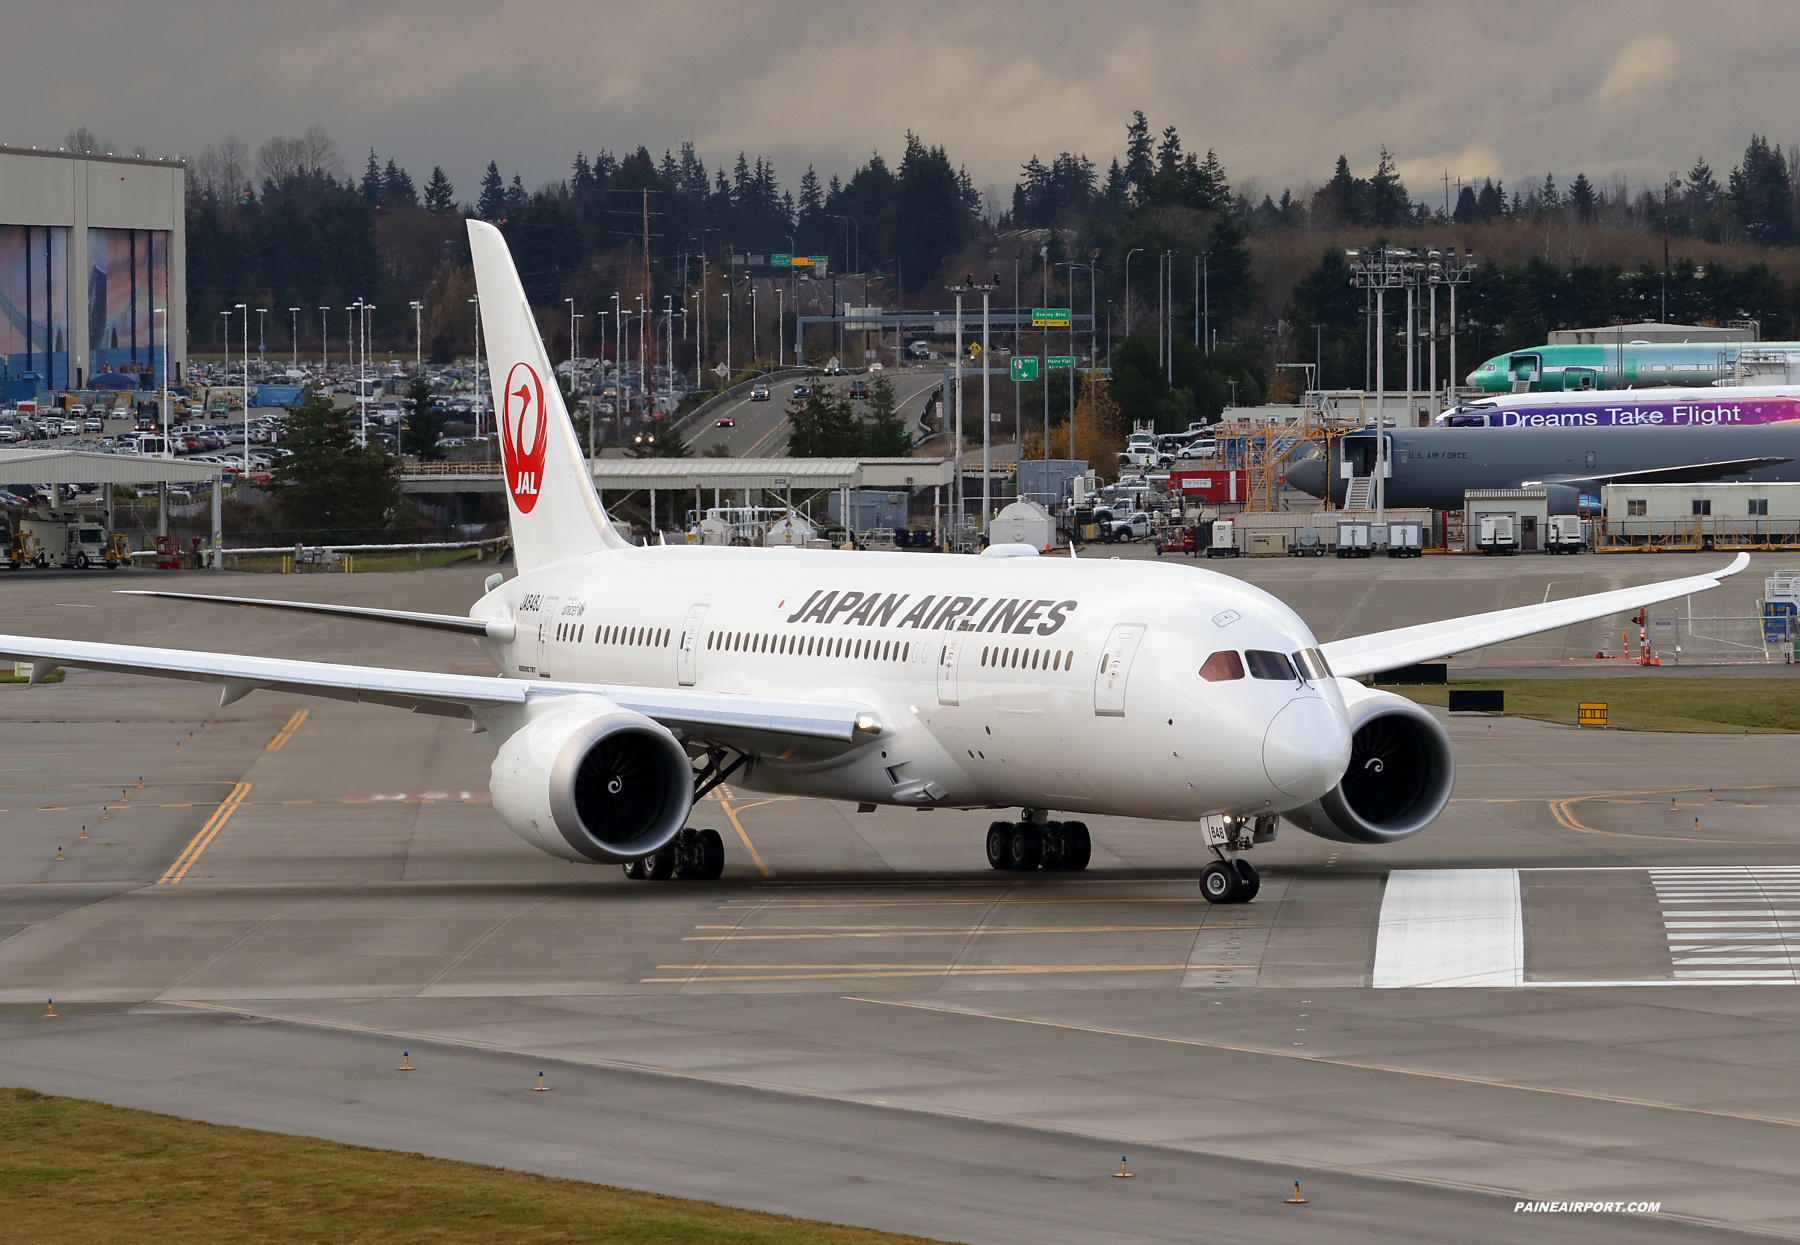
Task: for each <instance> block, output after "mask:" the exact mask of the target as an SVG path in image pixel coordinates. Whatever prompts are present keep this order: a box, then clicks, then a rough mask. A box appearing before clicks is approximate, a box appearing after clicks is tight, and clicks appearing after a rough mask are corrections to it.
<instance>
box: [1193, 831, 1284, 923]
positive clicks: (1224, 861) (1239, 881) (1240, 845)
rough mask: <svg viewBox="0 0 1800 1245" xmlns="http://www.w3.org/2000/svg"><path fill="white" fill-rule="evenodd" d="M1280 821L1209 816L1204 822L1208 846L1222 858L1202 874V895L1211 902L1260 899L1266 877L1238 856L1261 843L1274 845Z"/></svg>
mask: <svg viewBox="0 0 1800 1245" xmlns="http://www.w3.org/2000/svg"><path fill="white" fill-rule="evenodd" d="M1276 820H1277V819H1276V818H1274V817H1271V816H1262V817H1254V818H1253V817H1208V818H1206V819H1205V820H1204V821H1203V822H1202V823H1201V830H1202V832H1204V834H1205V835H1206V845H1207V847H1209V848H1211V849H1212V853H1213V855H1214V856H1216V857H1218V859H1217V860H1215V861H1213V862H1212V863H1211V864H1209V865H1207V866H1206V868H1204V869H1202V870H1201V871H1200V894H1201V896H1202V897H1203V898H1204V899H1205V900H1206V902H1207V903H1212V904H1227V903H1249V902H1250V901H1251V900H1252V899H1255V898H1256V892H1257V891H1259V890H1261V889H1262V878H1261V877H1259V876H1258V875H1257V872H1256V866H1254V865H1252V864H1251V863H1250V862H1249V861H1247V860H1244V859H1243V858H1242V857H1240V856H1239V855H1238V853H1239V852H1247V851H1249V850H1250V849H1251V848H1252V847H1254V846H1256V844H1258V843H1269V842H1273V841H1274V838H1275V828H1276Z"/></svg>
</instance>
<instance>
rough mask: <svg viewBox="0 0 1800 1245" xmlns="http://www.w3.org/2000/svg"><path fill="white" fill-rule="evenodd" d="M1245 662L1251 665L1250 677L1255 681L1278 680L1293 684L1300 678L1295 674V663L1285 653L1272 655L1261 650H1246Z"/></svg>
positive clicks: (1265, 650)
mask: <svg viewBox="0 0 1800 1245" xmlns="http://www.w3.org/2000/svg"><path fill="white" fill-rule="evenodd" d="M1244 660H1245V661H1247V662H1249V663H1250V677H1251V678H1253V679H1277V680H1285V681H1287V682H1289V683H1291V682H1293V681H1294V680H1295V679H1296V678H1297V677H1298V676H1297V675H1296V674H1295V673H1294V665H1293V663H1292V662H1290V661H1289V660H1288V659H1287V654H1285V653H1271V652H1269V651H1268V650H1267V649H1260V648H1252V649H1245V650H1244Z"/></svg>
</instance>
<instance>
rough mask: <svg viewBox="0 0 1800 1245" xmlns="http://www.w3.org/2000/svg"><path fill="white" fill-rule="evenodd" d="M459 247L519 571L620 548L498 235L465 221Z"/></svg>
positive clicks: (621, 544) (623, 543)
mask: <svg viewBox="0 0 1800 1245" xmlns="http://www.w3.org/2000/svg"><path fill="white" fill-rule="evenodd" d="M469 250H470V251H471V252H472V253H473V254H474V257H475V289H476V292H477V294H479V295H480V298H481V330H482V332H483V334H484V335H485V336H486V337H487V357H488V367H489V370H490V372H491V374H492V380H493V394H494V416H495V431H496V432H497V433H498V434H499V436H500V453H501V458H502V459H503V463H504V475H505V485H506V504H507V508H508V511H509V512H510V513H511V515H512V533H513V550H514V556H515V557H516V558H517V560H518V566H519V569H520V570H521V571H529V570H533V569H535V568H537V567H540V566H543V565H545V564H547V563H550V562H559V561H561V560H562V559H564V558H572V557H577V556H579V555H581V554H584V553H599V552H600V551H602V550H605V549H622V548H625V547H626V546H627V545H628V544H629V543H630V542H628V541H627V540H625V538H624V537H622V536H620V535H619V533H618V532H617V531H616V530H614V528H613V525H612V523H611V522H610V521H609V520H608V519H607V517H606V511H605V509H604V508H603V507H602V506H601V505H600V497H599V495H598V494H597V493H595V492H594V482H593V480H592V478H591V477H590V476H589V475H588V473H587V468H586V464H585V462H584V461H583V459H582V456H581V446H580V444H579V443H578V442H577V441H576V440H575V428H574V426H573V425H572V424H570V423H569V413H568V411H567V410H565V409H564V408H563V401H562V391H561V390H559V389H558V388H557V387H556V374H555V373H554V372H552V371H551V370H550V360H549V359H548V358H547V357H546V356H545V354H544V342H543V339H542V338H541V337H539V336H538V331H537V325H536V324H535V323H534V322H533V321H532V318H531V307H530V305H529V304H528V303H527V302H526V301H525V290H524V287H522V286H521V285H520V284H519V273H518V270H517V269H516V268H515V267H513V260H512V252H511V251H509V250H508V249H507V246H506V239H505V237H503V236H502V235H501V233H500V231H499V230H498V229H496V228H494V227H493V226H492V225H488V224H484V223H483V222H481V221H478V220H472V221H470V222H469Z"/></svg>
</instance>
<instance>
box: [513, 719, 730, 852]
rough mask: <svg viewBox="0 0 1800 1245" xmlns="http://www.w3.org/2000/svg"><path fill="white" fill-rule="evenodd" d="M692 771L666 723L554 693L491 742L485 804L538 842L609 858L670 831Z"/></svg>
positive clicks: (681, 814) (660, 840) (661, 841)
mask: <svg viewBox="0 0 1800 1245" xmlns="http://www.w3.org/2000/svg"><path fill="white" fill-rule="evenodd" d="M534 708H535V706H534ZM528 712H529V710H528ZM693 775H694V771H693V766H692V764H691V763H690V762H689V760H688V755H687V752H686V750H685V749H683V748H682V746H681V744H680V743H679V742H677V741H676V739H675V736H673V735H671V734H670V733H669V731H668V729H667V728H666V727H664V726H662V725H660V724H659V723H657V722H654V721H652V720H651V719H649V718H647V717H645V716H644V715H643V714H641V713H633V712H631V711H630V710H626V709H621V708H619V706H617V705H615V704H613V703H612V702H611V701H609V700H605V699H603V698H601V697H598V696H569V697H559V698H558V699H556V700H555V701H551V702H549V703H547V704H544V705H543V707H542V708H541V709H539V710H538V711H537V712H536V713H535V714H534V715H533V717H532V719H531V721H529V722H528V723H526V725H525V726H524V727H522V728H521V729H520V730H518V731H516V732H514V734H513V736H512V737H511V738H510V739H508V740H507V741H506V742H505V743H504V744H502V745H501V746H500V751H499V754H498V755H497V756H495V758H494V769H493V781H492V790H493V793H494V811H495V812H497V813H499V814H500V816H501V818H502V820H504V821H505V822H506V824H507V825H509V826H511V827H512V829H513V832H514V833H515V834H517V835H518V836H519V837H520V838H522V839H524V840H525V841H526V842H527V843H529V844H531V845H532V846H533V847H535V848H537V849H538V850H539V851H544V852H548V853H550V854H551V855H552V856H560V857H562V858H563V859H564V860H573V861H577V862H580V863H587V864H618V863H621V862H624V861H628V860H632V859H635V858H637V857H640V856H648V855H650V854H651V853H652V852H654V851H656V850H658V849H659V848H661V847H663V846H665V845H667V844H668V843H669V842H670V841H671V840H672V839H674V837H675V836H676V834H677V833H679V832H680V830H681V827H682V825H683V823H685V822H686V821H687V815H688V809H689V807H690V806H691V805H692V804H693V797H694V776H693Z"/></svg>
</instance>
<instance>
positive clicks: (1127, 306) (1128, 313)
mask: <svg viewBox="0 0 1800 1245" xmlns="http://www.w3.org/2000/svg"><path fill="white" fill-rule="evenodd" d="M1143 249H1144V248H1143V247H1141V246H1134V247H1132V248H1131V249H1130V250H1129V251H1126V252H1125V336H1127V337H1130V336H1131V257H1132V256H1133V255H1136V254H1137V253H1138V252H1139V251H1141V250H1143Z"/></svg>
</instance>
